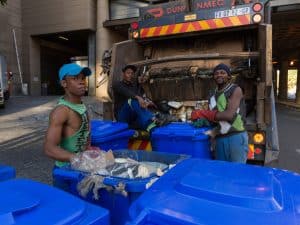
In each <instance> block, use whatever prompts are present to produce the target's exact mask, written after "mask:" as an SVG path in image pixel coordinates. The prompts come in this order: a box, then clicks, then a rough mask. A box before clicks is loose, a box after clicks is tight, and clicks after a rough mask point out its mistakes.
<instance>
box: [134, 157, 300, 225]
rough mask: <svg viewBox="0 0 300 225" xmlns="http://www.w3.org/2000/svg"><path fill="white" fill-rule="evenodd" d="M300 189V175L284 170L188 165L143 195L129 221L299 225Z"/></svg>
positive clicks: (203, 162) (195, 161) (214, 163)
mask: <svg viewBox="0 0 300 225" xmlns="http://www.w3.org/2000/svg"><path fill="white" fill-rule="evenodd" d="M299 185H300V176H299V175H298V174H293V173H291V172H287V171H283V170H278V169H272V168H264V167H258V166H252V165H245V164H239V163H229V162H222V161H210V160H203V159H196V158H194V159H187V160H185V161H183V162H181V163H179V164H178V165H177V166H176V167H174V168H173V169H172V170H170V171H169V172H168V173H167V174H165V175H164V176H163V177H161V178H160V179H159V180H158V181H157V182H156V183H154V185H153V186H152V187H151V188H150V189H149V190H147V191H146V192H144V194H143V195H142V196H141V197H140V198H139V199H138V200H137V201H136V202H134V203H133V205H132V207H131V208H130V216H131V218H132V219H133V221H134V222H133V223H132V224H151V223H154V224H157V225H158V224H201V225H208V224H209V225H217V224H222V225H229V224H230V225H234V224H244V225H247V224H249V225H250V224H251V225H252V224H272V225H274V224H276V225H284V224H295V225H296V224H298V222H299V221H300V214H299V213H300V211H299V207H300V188H299V187H300V186H299ZM142 221H144V222H142ZM145 221H148V222H149V221H151V223H150V222H149V223H145Z"/></svg>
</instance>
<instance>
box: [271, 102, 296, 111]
mask: <svg viewBox="0 0 300 225" xmlns="http://www.w3.org/2000/svg"><path fill="white" fill-rule="evenodd" d="M276 104H278V105H282V106H285V107H288V108H291V109H294V110H297V111H300V104H297V103H295V102H293V101H291V100H287V101H282V100H276Z"/></svg>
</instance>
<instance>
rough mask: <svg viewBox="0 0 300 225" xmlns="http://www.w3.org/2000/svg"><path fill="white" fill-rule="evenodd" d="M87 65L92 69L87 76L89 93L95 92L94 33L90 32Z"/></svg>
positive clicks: (91, 94)
mask: <svg viewBox="0 0 300 225" xmlns="http://www.w3.org/2000/svg"><path fill="white" fill-rule="evenodd" d="M88 59H89V61H88V67H89V68H90V69H91V70H92V75H91V76H89V90H88V91H89V95H90V96H95V94H96V35H95V33H90V34H89V38H88Z"/></svg>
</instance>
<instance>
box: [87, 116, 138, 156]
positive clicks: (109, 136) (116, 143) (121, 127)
mask: <svg viewBox="0 0 300 225" xmlns="http://www.w3.org/2000/svg"><path fill="white" fill-rule="evenodd" d="M134 132H135V131H134V130H131V129H128V124H127V123H121V122H113V121H103V120H91V144H92V146H96V147H99V148H100V149H102V150H106V151H107V150H110V149H111V150H117V149H127V148H128V141H129V139H130V137H132V135H133V134H134Z"/></svg>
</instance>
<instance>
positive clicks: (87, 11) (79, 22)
mask: <svg viewBox="0 0 300 225" xmlns="http://www.w3.org/2000/svg"><path fill="white" fill-rule="evenodd" d="M22 16H23V18H22V19H23V30H24V32H23V46H22V47H23V58H22V62H23V64H24V77H25V79H24V82H26V83H28V84H29V89H30V94H31V95H41V68H40V67H41V64H40V48H41V42H40V40H39V39H38V38H34V37H33V36H36V35H43V34H53V33H60V32H68V31H78V30H91V31H95V30H96V1H95V0H65V1H60V0H51V1H47V0H22ZM62 48H63V47H62Z"/></svg>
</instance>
